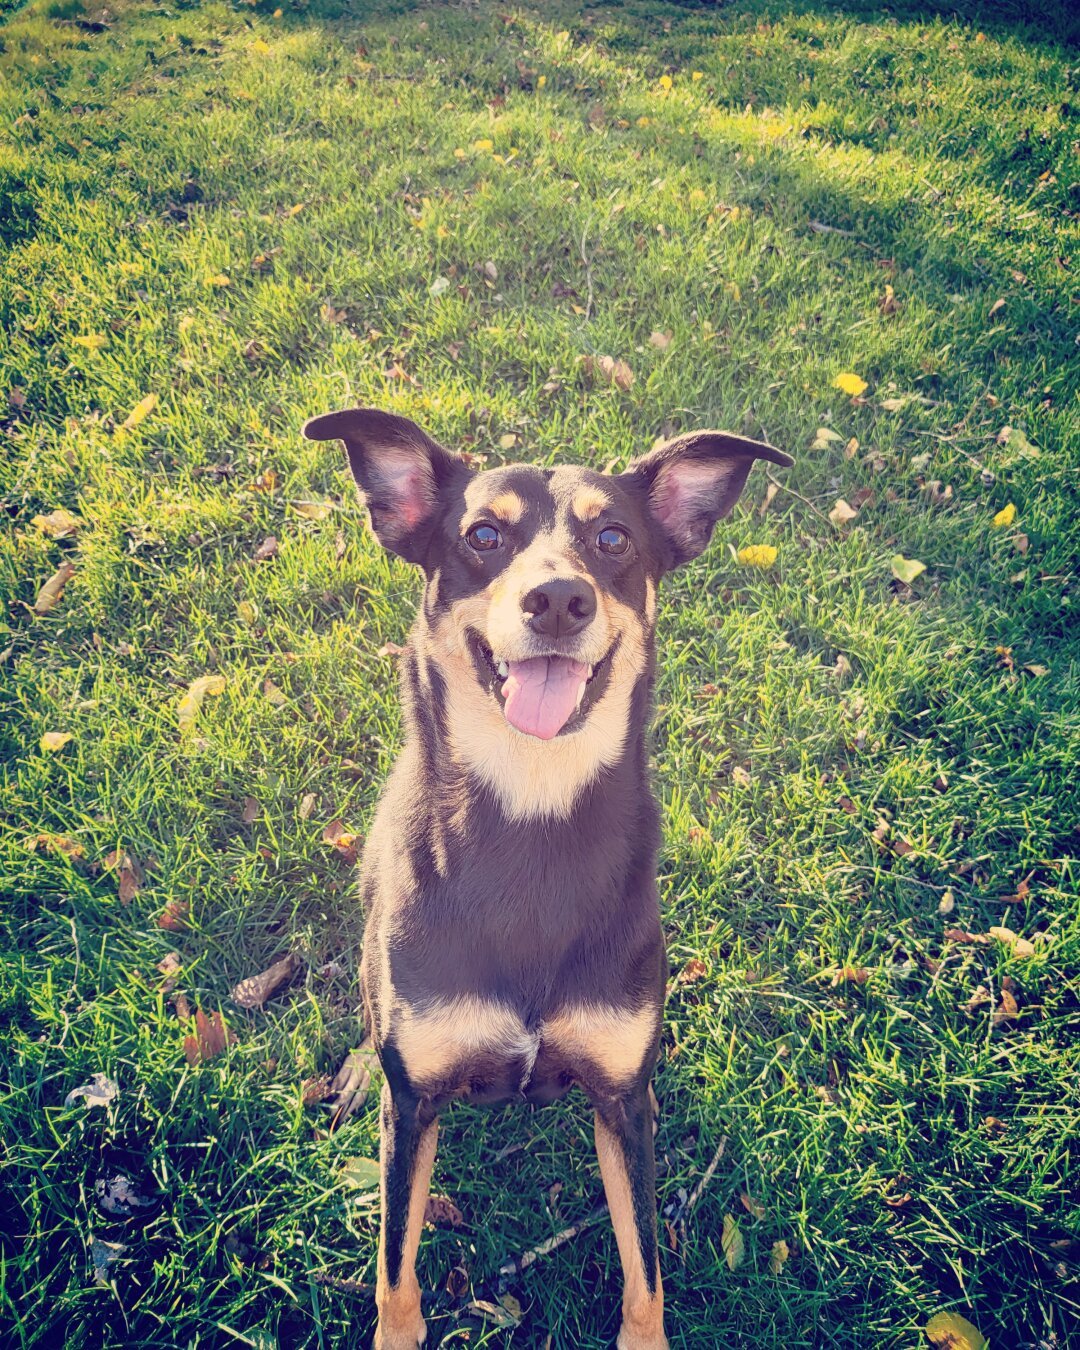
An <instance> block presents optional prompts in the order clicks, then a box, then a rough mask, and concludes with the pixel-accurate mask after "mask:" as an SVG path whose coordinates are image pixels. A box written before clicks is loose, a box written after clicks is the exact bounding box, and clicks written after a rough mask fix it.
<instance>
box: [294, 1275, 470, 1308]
mask: <svg viewBox="0 0 1080 1350" xmlns="http://www.w3.org/2000/svg"><path fill="white" fill-rule="evenodd" d="M311 1278H312V1281H313V1282H314V1283H315V1284H321V1285H323V1287H324V1288H326V1289H336V1290H337V1291H338V1293H340V1294H351V1295H352V1297H353V1298H362V1299H364V1300H365V1301H370V1300H372V1299H374V1297H375V1286H374V1285H373V1284H365V1283H364V1282H363V1280H345V1279H342V1278H341V1277H340V1276H338V1275H325V1274H323V1272H322V1271H313V1272H312V1275H311ZM444 1302H445V1296H444V1295H443V1294H442V1293H440V1291H439V1290H438V1289H423V1290H421V1292H420V1306H421V1307H422V1308H423V1310H424V1311H425V1312H432V1311H433V1310H434V1309H436V1308H441V1307H442V1306H443V1304H444Z"/></svg>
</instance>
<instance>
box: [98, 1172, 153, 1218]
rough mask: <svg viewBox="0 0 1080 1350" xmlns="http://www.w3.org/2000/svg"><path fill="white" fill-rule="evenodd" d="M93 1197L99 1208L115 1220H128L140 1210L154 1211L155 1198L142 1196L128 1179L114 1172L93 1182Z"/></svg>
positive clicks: (120, 1173) (121, 1173)
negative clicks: (95, 1198)
mask: <svg viewBox="0 0 1080 1350" xmlns="http://www.w3.org/2000/svg"><path fill="white" fill-rule="evenodd" d="M94 1195H95V1196H96V1197H97V1202H98V1205H99V1206H100V1208H101V1209H102V1210H103V1211H104V1212H105V1213H106V1214H111V1215H113V1217H115V1218H121V1219H130V1218H131V1217H132V1215H134V1214H137V1213H138V1212H139V1210H141V1209H154V1208H156V1207H157V1204H158V1200H157V1198H156V1197H155V1196H146V1195H143V1194H142V1192H141V1191H140V1190H139V1188H138V1187H137V1186H136V1185H135V1183H134V1182H133V1181H132V1180H131V1178H130V1177H128V1176H125V1175H124V1174H123V1172H115V1173H114V1174H113V1175H112V1176H110V1177H99V1178H98V1179H97V1181H95V1182H94Z"/></svg>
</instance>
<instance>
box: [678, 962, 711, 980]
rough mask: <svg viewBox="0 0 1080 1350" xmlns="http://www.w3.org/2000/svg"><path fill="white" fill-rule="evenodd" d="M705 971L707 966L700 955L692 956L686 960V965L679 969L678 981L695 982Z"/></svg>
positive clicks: (706, 971)
mask: <svg viewBox="0 0 1080 1350" xmlns="http://www.w3.org/2000/svg"><path fill="white" fill-rule="evenodd" d="M707 973H708V967H707V966H706V965H705V962H704V961H702V960H701V959H700V957H697V956H692V957H691V958H690V960H689V961H687V963H686V965H685V966H683V968H682V970H680V971H679V976H678V979H679V983H680V984H695V983H696V982H697V981H698V980H700V979H701V978H702V976H703V975H706V974H707Z"/></svg>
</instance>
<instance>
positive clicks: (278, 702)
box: [263, 680, 289, 708]
mask: <svg viewBox="0 0 1080 1350" xmlns="http://www.w3.org/2000/svg"><path fill="white" fill-rule="evenodd" d="M263 693H264V694H265V695H266V697H267V698H268V699H269V701H270V702H271V703H272V704H273V705H274V707H275V708H283V707H284V706H285V704H286V703H288V701H289V699H288V695H286V694H285V692H284V691H283V690H282V689H280V688H279V687H278V686H277V685H276V684H275V683H274V681H273V680H263Z"/></svg>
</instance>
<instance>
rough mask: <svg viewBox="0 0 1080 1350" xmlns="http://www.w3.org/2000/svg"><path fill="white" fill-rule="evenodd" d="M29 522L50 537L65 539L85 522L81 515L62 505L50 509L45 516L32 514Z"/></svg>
mask: <svg viewBox="0 0 1080 1350" xmlns="http://www.w3.org/2000/svg"><path fill="white" fill-rule="evenodd" d="M30 523H31V525H36V526H37V528H38V529H39V530H40V531H41V532H42V534H47V535H48V536H49V538H50V539H67V538H68V536H69V535H72V534H76V533H77V532H78V531H79V530H81V529H82V527H83V525H85V524H86V522H85V521H84V520H83V519H82V517H81V516H75V515H72V513H71V512H70V511H65V510H64V508H63V507H62V506H59V507H57V508H56V510H55V511H50V512H49V514H48V515H47V516H34V518H33V519H32V520H31V522H30Z"/></svg>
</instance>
